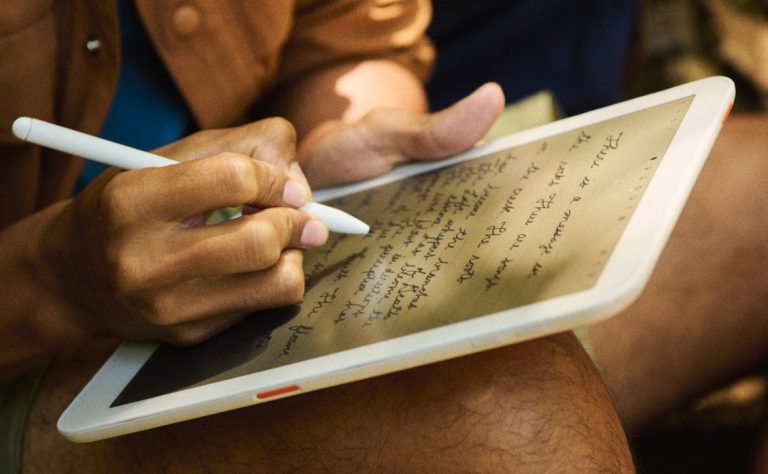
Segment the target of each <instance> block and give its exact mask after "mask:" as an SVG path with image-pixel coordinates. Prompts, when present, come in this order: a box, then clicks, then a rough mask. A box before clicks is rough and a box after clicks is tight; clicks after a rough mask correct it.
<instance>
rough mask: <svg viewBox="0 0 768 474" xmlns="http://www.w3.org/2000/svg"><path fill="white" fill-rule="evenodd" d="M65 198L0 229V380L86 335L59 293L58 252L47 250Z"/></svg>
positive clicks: (75, 342) (65, 299)
mask: <svg viewBox="0 0 768 474" xmlns="http://www.w3.org/2000/svg"><path fill="white" fill-rule="evenodd" d="M67 205H68V203H67V202H62V203H58V204H55V205H53V206H51V207H49V208H47V209H45V210H43V211H41V212H39V213H36V214H34V215H32V216H29V217H27V218H25V219H24V220H22V221H19V222H17V223H16V224H14V225H12V226H10V227H8V228H6V229H4V230H3V231H2V232H0V296H2V297H3V299H4V305H3V309H2V313H3V316H2V320H0V336H2V338H3V340H4V341H5V342H4V344H3V346H4V347H3V348H2V349H0V378H3V375H9V374H13V373H20V372H21V371H23V370H26V369H28V368H31V367H34V366H35V365H37V364H39V363H41V362H42V361H44V360H45V359H47V358H49V357H50V356H52V355H54V354H55V353H56V352H58V351H60V350H61V349H63V348H65V347H68V346H71V345H75V344H78V343H80V342H82V341H84V340H86V339H89V338H90V336H89V335H88V333H87V332H85V331H83V330H82V329H81V328H80V326H79V325H78V324H77V323H76V317H75V315H76V314H77V313H76V310H75V308H74V307H73V305H72V304H71V303H70V302H69V301H68V300H67V298H66V297H64V296H63V295H62V294H61V291H60V288H61V282H60V281H58V280H59V279H60V276H59V275H57V273H58V272H56V271H55V270H54V266H55V263H54V262H55V261H56V260H57V259H59V256H58V255H56V253H55V252H52V251H51V250H47V249H46V247H49V245H48V244H47V243H46V241H48V240H50V236H48V235H47V234H48V232H50V231H51V225H50V223H51V222H52V221H54V220H56V219H57V218H58V217H59V215H60V214H61V213H62V212H63V211H64V209H65V208H66V206H67Z"/></svg>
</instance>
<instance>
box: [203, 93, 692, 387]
mask: <svg viewBox="0 0 768 474" xmlns="http://www.w3.org/2000/svg"><path fill="white" fill-rule="evenodd" d="M691 100H692V98H687V99H682V100H677V101H674V102H670V103H667V104H663V105H659V106H656V107H653V108H649V109H645V110H642V111H639V112H635V113H632V114H629V115H625V116H621V117H618V118H614V119H611V120H607V121H605V122H601V123H596V124H593V125H590V126H587V127H584V128H580V129H576V130H573V131H570V132H566V133H562V134H559V135H556V136H551V137H547V138H546V139H542V140H538V141H535V142H532V143H528V144H525V145H521V146H515V147H513V148H509V149H505V150H502V151H498V152H495V153H492V154H489V155H487V156H483V157H480V158H477V159H474V160H471V161H467V162H464V163H461V164H458V165H455V166H452V167H449V168H444V169H440V170H437V171H432V172H428V173H426V174H422V175H417V176H413V177H410V178H406V179H403V180H401V181H398V182H395V183H391V184H388V185H384V186H381V187H377V188H374V189H370V190H366V191H363V192H359V193H356V194H353V195H349V196H345V197H343V198H339V199H336V200H333V201H331V202H329V204H330V205H332V206H335V207H338V208H341V209H344V210H346V211H348V212H350V213H352V214H353V215H356V216H358V217H360V218H361V219H363V220H364V221H366V222H368V223H369V224H370V225H371V228H372V230H371V232H370V234H369V235H367V236H350V235H340V234H334V235H332V237H331V239H330V241H329V242H328V244H327V245H326V246H325V247H323V248H320V249H316V250H313V251H310V252H307V253H306V254H305V265H304V268H305V272H306V278H307V289H306V294H305V296H304V298H303V301H302V302H301V304H300V307H299V308H298V309H296V310H295V311H294V313H293V314H292V315H291V316H290V317H286V318H284V319H283V320H281V321H280V324H278V325H276V326H275V327H273V328H269V331H268V333H266V335H264V337H263V338H262V339H261V341H260V343H259V346H258V350H257V351H255V352H253V354H254V355H253V356H249V357H245V358H244V359H243V360H240V361H238V362H237V364H230V366H229V367H222V369H223V370H221V371H220V372H219V373H216V374H215V375H212V376H210V377H207V378H206V379H205V380H203V381H198V382H197V383H198V384H202V383H208V382H211V381H216V380H223V379H228V378H232V377H235V376H239V375H244V374H248V373H252V372H255V371H259V370H263V369H267V368H272V367H277V366H281V365H286V364H290V363H294V362H297V361H302V360H306V359H310V358H313V357H317V356H322V355H325V354H329V353H333V352H337V351H340V350H344V349H349V348H353V347H359V346H362V345H365V344H369V343H374V342H378V341H381V340H385V339H388V338H393V337H398V336H402V335H407V334H410V333H413V332H416V331H421V330H425V329H430V328H435V327H438V326H442V325H446V324H450V323H454V322H458V321H463V320H466V319H468V318H472V317H477V316H482V315H485V314H489V313H494V312H498V311H502V310H507V309H510V308H515V307H519V306H522V305H526V304H530V303H534V302H538V301H542V300H545V299H549V298H553V297H557V296H561V295H566V294H570V293H574V292H578V291H581V290H585V289H588V288H590V287H591V286H593V285H594V284H595V282H596V281H597V279H598V277H599V275H600V273H601V271H602V269H603V268H604V266H605V264H606V262H607V260H608V258H609V257H610V255H611V252H612V250H613V248H614V247H615V245H616V243H617V241H618V239H619V237H620V235H621V233H622V232H623V230H624V228H625V226H626V224H627V222H628V220H629V218H630V217H631V216H632V213H633V211H634V209H635V207H636V206H637V203H638V201H639V200H640V198H641V197H642V195H643V193H644V191H645V189H646V187H647V185H648V183H649V182H650V180H651V178H652V177H653V175H654V172H655V170H656V168H657V167H658V166H659V164H660V162H661V161H662V159H663V156H664V154H665V152H666V150H667V148H668V146H669V143H670V142H671V140H672V138H673V136H674V134H675V132H676V131H677V128H678V126H679V124H680V122H681V121H682V119H683V117H684V115H685V113H686V111H687V110H688V107H689V105H690V103H691ZM259 317H260V316H259V315H255V316H253V318H259ZM228 350H237V349H236V348H233V347H232V346H231V345H230V346H228Z"/></svg>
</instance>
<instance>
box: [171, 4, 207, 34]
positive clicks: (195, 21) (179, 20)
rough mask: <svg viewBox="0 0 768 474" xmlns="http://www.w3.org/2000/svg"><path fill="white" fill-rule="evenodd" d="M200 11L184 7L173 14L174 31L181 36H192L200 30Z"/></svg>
mask: <svg viewBox="0 0 768 474" xmlns="http://www.w3.org/2000/svg"><path fill="white" fill-rule="evenodd" d="M200 22H201V15H200V10H198V9H197V8H195V7H193V6H192V5H184V6H182V7H179V8H178V9H176V11H175V12H173V29H174V30H175V31H176V33H177V34H178V35H180V36H187V35H191V34H192V33H194V32H195V31H197V30H198V29H199V28H200Z"/></svg>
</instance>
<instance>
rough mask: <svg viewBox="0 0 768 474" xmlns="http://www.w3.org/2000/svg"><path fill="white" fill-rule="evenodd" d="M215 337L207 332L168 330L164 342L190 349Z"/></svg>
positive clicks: (180, 329) (181, 329)
mask: <svg viewBox="0 0 768 474" xmlns="http://www.w3.org/2000/svg"><path fill="white" fill-rule="evenodd" d="M211 336H213V334H209V333H208V332H206V331H194V330H190V329H184V328H168V329H167V331H166V332H165V336H164V337H163V340H164V341H166V342H168V343H170V344H173V345H174V346H180V347H189V346H194V345H195V344H199V343H201V342H203V341H205V340H206V339H208V338H210V337H211Z"/></svg>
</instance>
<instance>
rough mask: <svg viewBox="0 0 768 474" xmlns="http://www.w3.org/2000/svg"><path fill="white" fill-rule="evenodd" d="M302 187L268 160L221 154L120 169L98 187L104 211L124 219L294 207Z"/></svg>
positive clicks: (303, 195)
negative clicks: (246, 207)
mask: <svg viewBox="0 0 768 474" xmlns="http://www.w3.org/2000/svg"><path fill="white" fill-rule="evenodd" d="M309 197H310V194H309V190H308V188H307V186H306V185H305V184H304V183H303V182H301V181H298V180H296V179H293V178H291V176H290V175H289V174H288V173H286V172H285V171H284V170H281V169H279V168H277V167H275V166H273V165H270V164H268V163H263V162H260V161H257V160H253V159H251V158H249V157H247V156H245V155H239V154H233V153H223V154H221V155H217V156H213V157H210V158H206V159H201V160H196V161H192V162H188V163H180V164H178V165H173V166H167V167H164V168H150V169H143V170H134V171H131V172H126V173H121V174H119V175H117V176H116V177H115V178H114V179H113V180H112V181H110V182H109V183H108V184H107V185H106V186H105V188H104V191H103V199H104V201H105V203H104V208H105V210H112V212H114V214H116V215H117V216H119V217H121V218H122V219H124V220H127V221H129V222H132V221H133V220H146V219H151V220H158V221H174V220H181V219H184V218H186V217H189V216H191V215H194V214H198V213H202V212H206V211H210V210H212V209H217V208H224V207H230V206H238V205H241V204H247V205H252V206H255V207H257V208H266V207H275V206H292V207H300V206H301V205H303V204H305V203H306V202H307V201H308V200H309Z"/></svg>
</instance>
